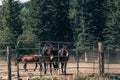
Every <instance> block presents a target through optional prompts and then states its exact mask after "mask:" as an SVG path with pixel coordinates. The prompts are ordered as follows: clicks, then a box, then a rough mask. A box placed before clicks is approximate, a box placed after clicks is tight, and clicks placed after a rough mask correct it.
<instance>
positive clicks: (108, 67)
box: [0, 41, 120, 80]
mask: <svg viewBox="0 0 120 80" xmlns="http://www.w3.org/2000/svg"><path fill="white" fill-rule="evenodd" d="M45 43H50V44H52V46H53V47H54V49H58V50H59V49H61V48H62V45H63V44H64V43H68V44H69V49H70V51H71V54H70V57H69V61H68V64H67V74H80V73H87V74H89V73H90V74H92V73H94V74H96V73H99V71H100V63H99V57H98V56H99V54H98V53H99V52H98V46H95V45H88V46H91V48H89V49H86V50H79V49H78V48H77V47H76V46H75V44H74V43H73V42H52V41H38V42H28V41H19V42H18V43H17V44H15V43H12V42H9V43H8V42H7V43H6V42H4V43H0V76H7V78H10V77H9V76H10V75H11V78H12V79H19V78H22V77H28V76H41V75H42V76H44V73H42V74H41V72H40V71H39V67H38V69H37V71H35V72H34V71H33V69H34V63H31V64H28V66H27V68H28V71H27V72H25V71H24V69H23V63H19V65H18V66H17V67H16V66H14V60H15V58H16V57H18V56H22V55H33V54H36V55H40V54H41V52H42V48H43V46H44V44H45ZM7 46H10V48H8V49H10V51H9V50H8V51H7ZM7 53H9V54H10V57H8V56H9V55H7ZM102 53H104V73H115V74H118V73H120V62H119V61H120V58H119V57H120V51H119V49H117V50H115V51H110V50H109V48H108V49H106V50H104V51H103V52H102ZM7 58H10V60H11V61H10V62H8V61H7V60H9V59H7ZM59 65H60V64H59ZM8 70H9V71H8ZM57 74H61V70H60V69H59V71H58V72H57ZM8 75H9V76H8ZM47 75H50V72H49V67H48V70H47ZM9 80H10V79H9Z"/></svg>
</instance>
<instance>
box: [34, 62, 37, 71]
mask: <svg viewBox="0 0 120 80" xmlns="http://www.w3.org/2000/svg"><path fill="white" fill-rule="evenodd" d="M37 67H38V65H37V63H35V69H34V71H36V69H37Z"/></svg>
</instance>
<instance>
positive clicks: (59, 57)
mask: <svg viewBox="0 0 120 80" xmlns="http://www.w3.org/2000/svg"><path fill="white" fill-rule="evenodd" d="M51 53H52V54H53V59H52V63H53V66H54V69H55V70H58V68H59V62H60V63H61V71H62V74H66V67H67V62H68V59H69V55H70V51H69V50H68V49H64V50H63V55H61V53H60V52H59V50H51Z"/></svg>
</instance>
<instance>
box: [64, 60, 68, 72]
mask: <svg viewBox="0 0 120 80" xmlns="http://www.w3.org/2000/svg"><path fill="white" fill-rule="evenodd" d="M64 64H65V66H64V74H66V67H67V62H65V63H64Z"/></svg>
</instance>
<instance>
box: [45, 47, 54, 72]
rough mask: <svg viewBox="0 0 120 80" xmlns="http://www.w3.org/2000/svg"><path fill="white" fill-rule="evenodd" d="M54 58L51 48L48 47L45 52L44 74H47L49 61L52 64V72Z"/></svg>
mask: <svg viewBox="0 0 120 80" xmlns="http://www.w3.org/2000/svg"><path fill="white" fill-rule="evenodd" d="M52 59H53V55H52V53H51V48H48V49H46V50H45V51H44V53H43V62H44V74H46V72H47V63H48V64H49V66H50V73H51V74H52Z"/></svg>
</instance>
